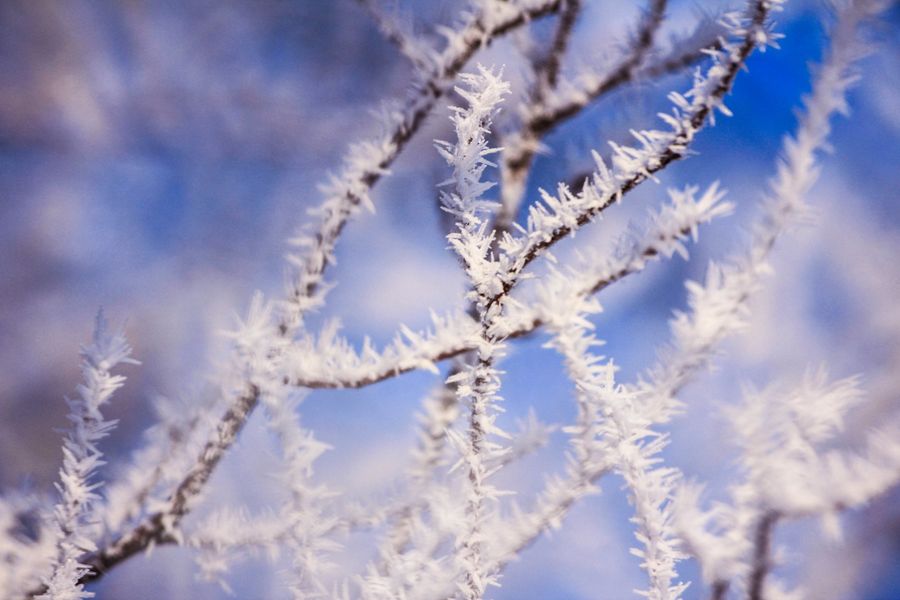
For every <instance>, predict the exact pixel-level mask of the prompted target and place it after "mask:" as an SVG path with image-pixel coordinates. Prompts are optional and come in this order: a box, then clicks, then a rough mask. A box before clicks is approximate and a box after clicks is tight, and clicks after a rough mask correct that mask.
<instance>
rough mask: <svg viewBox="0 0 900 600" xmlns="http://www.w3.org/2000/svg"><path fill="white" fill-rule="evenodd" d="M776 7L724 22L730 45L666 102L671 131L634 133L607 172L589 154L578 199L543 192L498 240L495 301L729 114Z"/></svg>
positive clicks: (755, 7) (753, 9) (564, 192)
mask: <svg viewBox="0 0 900 600" xmlns="http://www.w3.org/2000/svg"><path fill="white" fill-rule="evenodd" d="M780 5H781V2H780V1H778V2H768V1H766V0H759V1H757V2H754V3H752V4H751V6H750V9H749V14H748V15H747V17H745V18H742V17H740V16H739V15H736V14H732V13H729V14H728V15H726V16H725V17H724V19H725V22H726V25H727V27H728V31H729V35H730V40H729V41H725V42H723V45H722V49H721V50H711V51H710V53H709V54H710V56H711V58H712V66H711V67H709V69H708V70H707V71H706V73H701V72H700V71H698V72H697V74H696V75H695V78H694V84H693V86H692V87H691V89H690V90H689V91H688V92H686V93H685V94H678V93H673V94H670V99H671V100H672V102H673V104H674V105H675V106H674V108H673V112H672V114H671V115H668V114H660V117H661V118H662V119H663V121H664V122H665V123H666V124H667V125H668V126H669V130H667V131H658V130H651V131H640V132H638V131H633V132H632V134H633V135H634V137H635V139H636V140H637V141H638V143H639V144H640V146H639V147H628V146H619V145H617V144H611V145H612V147H613V151H614V155H613V162H612V166H611V168H608V167H607V166H606V164H605V163H604V161H603V159H602V158H601V157H600V155H599V154H597V153H594V159H595V161H596V163H597V171H596V172H595V173H594V175H593V177H592V178H591V180H589V181H588V182H586V184H585V186H584V188H583V189H582V191H581V192H580V193H578V194H573V193H572V192H570V191H569V189H568V187H567V186H565V185H564V184H561V185H560V186H559V188H558V190H557V195H556V196H552V195H550V194H549V193H547V192H542V200H543V201H542V202H541V203H538V204H535V205H533V206H532V207H531V208H530V209H529V214H528V222H527V226H526V227H525V228H522V231H521V232H520V234H519V235H515V236H513V235H509V234H507V235H505V236H504V237H503V239H502V240H500V243H499V247H500V249H501V250H502V252H503V254H502V255H501V262H502V267H503V269H502V272H501V274H500V278H501V280H502V290H501V293H500V294H498V297H500V296H502V295H504V294H506V293H507V292H509V290H511V289H512V288H513V287H514V286H515V285H516V283H517V282H518V280H519V278H520V274H521V273H522V271H524V269H525V268H526V267H527V266H528V265H529V264H530V263H531V262H532V261H534V260H535V259H536V258H537V257H538V256H540V255H542V254H543V253H544V252H545V251H547V250H548V249H549V248H550V247H551V246H552V245H554V244H555V243H556V242H558V241H559V240H561V239H562V238H564V237H565V236H567V235H569V234H570V233H573V232H574V231H576V230H577V229H578V228H579V227H581V226H583V225H585V224H586V223H588V222H590V221H591V220H592V219H593V218H594V217H595V216H596V215H598V214H599V213H600V212H601V211H603V210H604V209H605V208H606V207H608V206H609V205H610V204H612V203H613V202H616V201H618V200H620V199H621V198H622V196H623V195H624V194H626V193H628V192H629V191H631V190H632V189H634V188H635V187H636V186H637V185H639V184H640V183H642V182H643V181H645V180H646V179H648V178H651V177H652V176H653V174H654V173H656V172H658V171H659V170H661V169H663V168H664V167H666V166H667V165H668V164H670V163H671V162H673V161H675V160H677V159H679V158H681V157H682V156H684V155H685V153H686V152H687V150H688V146H689V145H690V143H691V141H692V140H693V138H694V136H695V135H696V134H697V132H698V131H700V129H702V128H703V126H704V125H705V123H706V122H707V120H712V118H713V113H714V111H715V110H720V111H721V112H723V113H725V114H729V111H728V109H727V108H726V107H725V106H724V104H723V100H724V96H725V94H726V93H727V92H728V91H729V90H730V89H731V85H732V84H733V82H734V79H735V77H736V76H737V73H738V71H739V70H740V68H741V67H742V66H743V65H744V62H745V61H746V59H747V57H748V56H749V55H750V53H751V52H752V51H753V50H754V48H757V47H761V48H764V47H765V46H766V45H772V44H774V43H775V40H777V39H778V37H779V36H778V35H777V34H774V33H771V32H769V30H768V26H767V21H766V19H767V16H768V15H769V13H770V12H771V11H772V10H774V9H777V8H779V7H780Z"/></svg>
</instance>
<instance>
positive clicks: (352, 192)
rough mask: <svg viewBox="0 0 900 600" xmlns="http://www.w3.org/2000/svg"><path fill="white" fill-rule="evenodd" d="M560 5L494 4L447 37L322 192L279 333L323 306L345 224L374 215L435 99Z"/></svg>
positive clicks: (304, 236)
mask: <svg viewBox="0 0 900 600" xmlns="http://www.w3.org/2000/svg"><path fill="white" fill-rule="evenodd" d="M560 2H561V0H527V1H525V2H520V3H516V4H513V3H492V6H491V9H490V10H488V9H487V7H486V8H485V10H484V12H482V13H481V14H478V15H473V16H470V17H469V18H468V20H467V22H466V23H465V25H464V26H463V27H462V28H461V29H460V30H458V31H454V32H451V33H450V34H448V41H447V47H446V48H445V50H444V51H443V52H441V53H439V54H437V55H435V56H433V57H431V59H430V61H429V62H431V63H432V64H433V67H432V69H431V71H430V72H428V73H427V74H426V75H425V76H423V78H422V81H420V82H418V83H417V84H416V87H415V91H414V93H413V95H412V97H411V98H410V99H409V100H408V101H407V102H406V103H405V105H404V106H403V108H401V109H399V110H398V111H395V112H393V113H391V114H390V115H389V117H388V119H387V120H386V123H385V130H386V131H385V133H384V134H383V135H382V136H379V137H377V138H375V139H373V140H371V141H368V142H363V143H360V144H357V145H355V146H353V147H351V149H350V151H349V152H348V154H347V157H346V158H345V160H344V168H343V170H342V172H341V173H340V174H339V175H337V176H335V177H333V178H332V180H331V182H330V183H329V185H328V186H326V187H325V188H324V191H325V195H326V199H325V201H324V202H323V203H322V204H320V205H319V207H317V208H316V209H313V210H312V211H311V213H312V214H314V215H317V216H319V219H320V220H319V225H318V227H317V228H316V229H315V232H314V233H310V232H308V231H301V232H300V233H299V234H298V235H297V236H296V237H295V238H294V240H293V243H294V244H295V245H296V246H298V247H299V248H300V249H301V251H302V254H299V255H296V256H293V257H290V258H291V262H292V263H293V264H294V266H295V267H296V269H295V272H294V273H293V275H292V277H291V279H290V281H289V283H288V294H287V296H288V298H287V301H286V302H285V304H284V311H283V313H284V314H283V324H282V330H283V331H284V332H285V333H287V334H289V335H290V334H292V333H294V332H296V331H297V330H298V328H299V327H300V326H301V324H302V319H303V315H304V314H305V313H306V312H308V311H309V310H310V309H311V308H315V307H317V306H320V305H321V304H322V300H323V299H322V290H321V286H322V283H323V276H324V271H325V268H326V266H327V265H328V264H330V263H332V262H334V254H333V253H334V247H335V244H336V242H337V239H338V237H339V236H340V234H341V232H342V231H343V229H344V226H345V225H346V224H347V222H348V220H349V219H350V218H351V217H352V216H353V215H354V214H356V213H357V212H358V211H359V209H360V208H361V207H366V208H368V209H370V210H374V205H373V203H372V200H371V198H370V197H369V192H370V190H371V188H372V186H374V185H375V183H376V182H377V181H378V180H379V179H381V177H382V176H383V175H384V174H385V173H386V172H387V170H388V169H389V168H390V166H391V164H392V163H393V162H394V160H395V159H396V158H397V156H398V155H399V154H400V152H401V150H403V148H404V147H405V146H406V144H407V143H408V142H409V140H410V139H411V138H412V137H413V135H415V133H416V132H417V131H418V130H419V128H420V127H421V125H422V123H423V122H424V120H425V118H426V117H427V116H428V115H429V114H430V112H431V110H432V108H433V107H434V105H435V103H436V102H437V100H438V99H439V98H441V97H442V96H443V95H444V93H445V92H446V91H447V90H448V89H449V88H450V86H451V85H452V83H453V81H454V80H455V78H456V75H457V73H458V72H459V70H460V69H462V67H463V66H464V65H465V64H466V62H468V60H469V58H471V57H472V55H473V54H475V52H476V51H477V50H478V49H479V48H481V47H482V46H483V45H487V44H490V42H491V41H492V40H493V38H495V37H497V36H500V35H503V34H504V33H507V32H508V31H510V30H512V29H514V28H516V27H519V26H521V25H522V24H524V23H526V22H528V21H530V20H531V19H535V18H538V17H541V16H544V15H547V14H550V13H551V12H553V11H555V10H557V9H558V7H559V4H560Z"/></svg>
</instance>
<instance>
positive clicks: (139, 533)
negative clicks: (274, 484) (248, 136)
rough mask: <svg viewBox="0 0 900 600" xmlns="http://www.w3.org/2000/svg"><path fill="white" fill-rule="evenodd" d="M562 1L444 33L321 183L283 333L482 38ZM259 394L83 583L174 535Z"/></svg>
mask: <svg viewBox="0 0 900 600" xmlns="http://www.w3.org/2000/svg"><path fill="white" fill-rule="evenodd" d="M560 1H561V0H526V1H524V2H520V3H518V4H516V5H515V6H513V5H512V4H510V5H505V6H502V7H496V10H493V11H489V12H487V13H485V14H483V15H478V16H474V17H471V18H469V20H468V21H467V23H466V24H465V25H464V26H463V27H462V28H461V29H460V30H459V31H456V32H453V33H452V35H450V36H449V39H448V43H447V47H446V49H445V50H444V51H443V52H441V53H440V54H439V56H437V57H436V58H435V60H434V61H433V64H434V68H433V71H432V72H430V73H429V74H428V76H427V77H426V78H424V79H423V81H422V82H420V84H419V85H418V86H417V88H416V91H415V93H414V94H413V97H412V98H411V99H410V100H409V101H408V102H407V103H406V105H405V108H404V109H403V110H402V111H401V112H400V113H399V114H394V115H392V117H391V119H390V123H389V124H388V129H389V131H388V132H387V133H386V134H385V135H384V136H382V137H380V138H378V139H376V140H374V141H372V142H369V143H364V144H359V145H357V146H354V147H353V148H351V150H350V152H349V154H348V156H347V158H346V160H345V167H344V169H343V172H342V174H341V175H340V176H338V177H335V178H334V179H333V181H332V184H331V185H330V186H329V187H328V188H327V189H326V196H327V198H326V200H325V201H324V202H323V203H322V204H321V205H320V206H319V207H318V208H317V209H315V210H313V211H312V212H313V213H314V214H316V215H318V216H319V217H320V222H319V226H318V228H317V232H316V233H314V234H312V235H308V234H307V233H303V232H301V234H300V235H298V236H297V237H296V238H295V240H294V242H295V244H296V245H298V246H300V247H301V250H302V254H299V255H293V256H292V257H291V260H292V262H293V263H294V265H295V266H296V270H295V272H294V275H293V276H292V278H291V280H290V283H289V284H288V294H287V299H286V301H285V302H284V304H283V310H282V322H281V326H280V331H281V334H282V335H283V336H285V337H291V336H292V335H293V334H295V333H296V332H297V331H298V329H299V328H300V326H301V325H302V318H303V315H304V314H305V313H306V312H307V311H309V310H310V309H312V308H315V307H317V306H320V305H321V302H322V296H321V294H322V290H321V287H322V283H323V276H324V272H325V269H326V267H327V265H328V264H330V263H331V262H333V250H334V247H335V244H336V242H337V239H338V237H339V236H340V234H341V232H342V231H343V228H344V226H345V225H346V223H347V222H348V220H349V219H350V218H351V217H352V216H353V215H354V214H356V212H357V211H358V209H359V208H360V207H361V206H369V207H371V200H370V199H369V197H368V192H369V190H370V189H371V187H372V186H373V185H374V184H375V183H376V182H377V181H378V180H379V179H380V178H381V176H382V175H383V174H384V173H385V172H386V170H387V169H388V168H389V166H390V164H391V163H392V162H393V161H394V159H395V158H396V157H397V156H398V155H399V153H400V151H401V150H402V149H403V148H404V147H405V145H406V143H407V142H408V141H409V140H410V139H411V138H412V136H413V135H414V134H415V133H416V132H417V131H418V130H419V128H420V126H421V124H422V123H423V122H424V120H425V118H426V117H427V115H428V114H429V113H430V112H431V109H432V108H433V106H434V104H435V103H436V101H437V100H438V98H440V97H441V96H442V95H443V94H444V93H445V91H446V90H447V89H448V88H449V87H450V85H451V84H452V81H453V79H454V78H455V75H456V73H458V71H459V70H460V69H461V68H462V67H463V65H465V63H466V62H467V61H468V60H469V58H471V56H472V55H473V54H474V53H475V52H476V51H477V50H478V49H479V48H481V47H482V45H484V44H489V43H490V42H491V40H492V39H493V38H494V37H497V36H500V35H503V34H505V33H507V32H509V31H511V30H513V29H515V28H516V27H519V26H521V25H523V24H524V23H526V22H528V21H530V20H531V19H535V18H539V17H541V16H544V15H547V14H550V13H552V12H554V11H555V10H557V9H558V6H559V3H560ZM258 393H259V390H258V389H256V388H255V387H254V386H246V387H245V388H244V389H243V390H241V391H238V392H236V393H234V394H233V395H231V396H229V397H228V398H226V402H227V405H228V408H227V409H226V411H225V413H224V414H223V416H222V417H221V420H220V421H219V423H218V425H217V426H216V427H215V428H214V430H213V431H212V433H211V435H210V437H209V438H208V440H207V442H206V443H205V444H204V445H203V448H202V449H201V451H200V453H199V455H198V459H197V462H196V464H194V465H193V466H192V467H191V468H190V469H189V471H188V472H187V473H186V475H185V476H184V478H183V479H182V480H181V481H180V482H179V484H178V485H177V486H176V487H175V489H174V490H173V492H172V493H171V495H170V496H169V498H168V499H167V500H166V502H165V508H163V509H161V510H159V511H157V512H154V513H153V514H152V515H150V516H149V517H147V519H145V520H144V521H142V522H141V523H140V524H139V525H137V526H136V527H134V528H132V529H130V530H128V531H125V532H123V533H121V535H119V536H118V537H117V538H115V539H114V540H113V541H112V542H111V543H110V544H109V545H106V546H104V547H103V548H101V549H99V550H98V551H97V552H95V553H94V554H92V555H91V556H90V557H89V559H88V561H89V564H90V566H91V568H92V572H91V573H89V574H87V575H85V577H84V578H83V581H84V582H87V581H91V580H93V579H97V578H99V577H101V576H102V574H103V573H105V572H106V571H107V570H108V569H110V568H112V567H113V566H115V565H117V564H118V563H120V562H122V561H123V560H126V559H128V558H130V557H131V556H133V555H135V554H137V553H139V552H141V551H143V550H145V549H146V548H148V547H149V546H151V545H153V544H158V543H173V542H176V541H177V538H176V537H175V536H174V535H173V534H172V528H173V525H175V524H177V523H178V522H179V521H180V520H181V518H182V517H183V516H184V515H185V514H187V512H188V511H189V510H190V508H191V502H192V500H193V499H194V498H195V497H196V496H197V495H199V494H200V492H201V491H202V490H203V489H204V487H205V485H206V482H207V481H208V480H209V478H210V476H211V475H212V473H213V471H214V470H215V468H216V466H217V465H218V464H219V462H220V461H221V459H222V457H223V456H224V455H225V453H226V451H227V450H228V449H229V448H230V447H231V446H232V444H233V443H234V441H235V440H236V439H237V436H238V434H239V433H240V431H241V430H242V429H243V426H244V424H245V423H246V420H247V418H248V417H249V415H250V414H252V412H253V410H254V409H255V408H256V405H257V404H258V402H259V394H258Z"/></svg>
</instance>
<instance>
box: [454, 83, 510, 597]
mask: <svg viewBox="0 0 900 600" xmlns="http://www.w3.org/2000/svg"><path fill="white" fill-rule="evenodd" d="M462 79H463V82H464V84H465V85H466V88H465V89H463V88H457V92H458V93H459V94H460V95H461V96H462V97H463V99H465V100H466V102H467V103H468V107H467V108H465V109H464V108H454V114H453V116H452V117H451V120H452V121H453V125H454V127H455V129H456V136H457V142H456V144H451V143H449V142H438V143H437V148H438V151H439V152H440V154H441V155H442V156H443V157H444V158H445V159H446V160H447V163H448V164H450V165H451V166H452V167H453V175H452V177H451V179H449V180H448V181H447V182H446V184H445V185H448V184H452V185H453V188H452V191H450V192H444V193H442V194H441V203H442V205H443V209H444V210H446V211H447V212H448V213H450V214H451V215H453V216H454V217H455V218H456V221H457V229H456V231H454V232H452V233H450V234H449V235H448V236H447V239H448V241H449V242H450V245H451V247H452V248H453V249H454V250H455V251H456V253H457V254H458V255H459V257H460V259H461V260H462V262H463V265H464V266H465V270H466V274H467V275H468V278H469V282H470V283H471V285H472V290H471V291H470V292H469V294H468V299H469V300H470V301H471V302H472V304H473V306H474V308H475V311H476V314H477V316H478V321H479V331H478V335H477V338H475V345H476V349H475V352H476V354H477V356H476V357H475V359H474V360H473V362H472V363H469V364H466V365H464V366H463V367H462V368H461V370H460V371H459V372H458V373H456V374H455V375H453V376H452V377H450V378H449V379H448V380H447V382H448V384H454V385H455V386H456V393H457V397H458V398H459V400H460V402H461V403H462V404H463V405H466V406H468V407H469V423H468V431H467V433H466V437H465V438H463V437H462V436H461V435H459V434H454V435H452V436H451V438H450V439H451V441H453V442H454V443H455V445H456V446H457V448H458V449H459V450H460V453H461V455H462V458H461V459H460V462H459V465H461V466H462V465H464V466H465V468H466V469H467V471H468V481H469V486H468V490H467V492H468V494H467V495H468V497H467V500H466V520H467V523H466V526H465V530H464V531H461V532H459V534H458V536H457V540H456V547H457V554H456V558H457V561H458V562H459V564H460V565H461V568H462V569H463V572H464V574H465V582H464V584H461V585H462V586H463V589H464V594H465V596H466V598H468V599H469V600H476V599H479V598H481V597H483V595H484V592H485V588H486V587H487V586H488V585H496V582H497V581H496V578H495V576H494V573H492V572H491V571H490V570H489V569H488V568H487V563H486V559H485V557H484V555H483V552H482V546H483V544H484V541H485V540H484V522H485V520H486V517H487V514H486V511H487V510H488V507H487V506H486V504H487V503H488V502H495V501H496V500H497V498H498V497H499V495H500V491H499V490H497V489H496V488H494V487H493V486H492V485H491V484H489V483H488V482H487V479H488V478H489V477H490V476H491V474H492V473H493V470H491V469H490V468H489V466H488V464H489V462H493V461H496V460H497V459H499V458H500V457H502V455H503V454H504V453H505V452H506V451H507V449H506V448H504V447H503V446H502V445H501V444H500V443H498V442H497V441H495V440H496V438H498V437H499V438H508V437H509V436H508V434H507V433H506V432H504V431H503V430H501V429H500V428H499V427H498V426H497V425H496V424H495V421H496V418H497V413H498V412H499V411H500V410H501V409H500V408H499V406H498V402H499V401H500V397H499V395H498V391H499V389H500V372H499V371H498V369H497V367H496V363H497V361H499V360H500V359H501V358H502V356H503V354H504V345H505V344H504V341H503V340H502V339H501V338H499V337H497V336H496V335H494V333H493V332H492V328H493V326H494V325H495V323H496V321H497V319H498V318H499V316H500V313H501V311H502V305H501V304H499V303H493V304H492V303H491V302H490V299H491V298H492V297H493V296H494V295H495V294H496V293H497V282H498V278H497V268H498V266H499V265H498V262H497V261H496V260H495V259H494V257H493V253H492V248H491V246H492V240H493V232H492V231H490V230H489V225H488V224H489V221H490V219H491V215H492V211H493V208H494V206H495V204H494V203H491V202H488V201H486V200H485V199H484V197H483V196H484V193H485V192H486V191H487V190H488V189H490V188H491V187H493V184H491V183H486V182H483V181H482V180H481V178H482V175H483V173H484V170H485V169H486V168H487V167H488V166H493V165H492V163H490V162H489V161H488V160H487V158H486V157H487V156H489V155H490V154H494V153H496V152H498V149H495V148H490V147H489V145H488V141H487V135H488V133H489V130H490V125H491V121H492V119H493V117H494V115H495V114H496V112H497V110H498V105H499V103H500V102H501V101H502V99H503V96H504V95H506V94H507V93H508V92H509V84H507V83H506V82H504V81H503V80H502V79H500V77H499V76H498V75H496V74H495V73H493V72H491V71H489V70H488V69H485V68H484V67H479V72H478V73H477V74H465V75H463V76H462Z"/></svg>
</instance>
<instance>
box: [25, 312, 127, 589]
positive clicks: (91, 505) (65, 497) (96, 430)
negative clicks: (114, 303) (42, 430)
mask: <svg viewBox="0 0 900 600" xmlns="http://www.w3.org/2000/svg"><path fill="white" fill-rule="evenodd" d="M130 356H131V347H130V346H129V345H128V342H127V341H126V340H125V337H124V335H123V334H122V333H121V332H116V333H111V332H110V331H109V327H108V324H107V322H106V319H105V318H104V316H103V313H102V312H100V313H99V314H98V315H97V322H96V327H95V329H94V339H93V343H92V344H91V345H90V346H86V347H83V348H82V350H81V357H82V363H81V372H82V375H83V376H84V383H83V384H82V385H80V386H78V395H77V396H76V397H75V398H74V399H68V398H67V399H66V402H67V403H68V405H69V410H70V412H69V421H70V422H71V424H72V429H71V430H70V431H69V432H68V435H67V436H66V438H65V440H64V442H63V467H62V469H60V472H59V477H60V482H59V483H58V484H56V489H57V490H58V491H59V493H60V496H61V499H60V501H59V503H58V504H57V505H56V507H55V509H54V526H55V528H56V530H57V531H56V544H57V554H56V559H55V561H54V563H53V570H52V573H51V574H50V575H49V576H48V577H45V578H43V584H44V586H45V589H44V590H43V593H41V594H40V595H38V596H37V597H38V598H41V599H42V600H76V599H78V598H92V597H93V596H94V594H93V593H91V592H86V591H84V584H83V579H84V577H85V576H86V575H88V574H89V573H91V571H92V569H93V565H92V564H90V563H89V562H88V563H87V564H85V562H84V561H83V555H84V554H85V553H86V552H91V551H93V550H94V549H95V545H94V542H93V540H91V539H90V537H89V534H88V531H87V528H88V527H89V526H92V525H94V524H95V523H96V522H97V521H99V518H98V516H97V514H96V509H95V504H96V502H97V501H98V500H100V496H99V495H98V494H97V493H96V491H95V490H96V489H97V488H98V487H100V485H101V484H100V483H99V482H94V481H92V478H93V476H94V471H95V470H96V469H97V467H99V466H100V465H102V464H103V459H102V457H103V453H102V452H101V451H100V450H99V449H98V448H97V443H98V442H99V441H100V440H101V439H103V438H104V437H106V436H107V435H108V434H109V432H110V431H111V430H112V428H113V427H115V425H116V421H107V420H105V419H104V418H103V413H102V412H101V408H102V407H103V405H104V404H106V403H107V402H108V401H109V399H110V398H111V397H112V395H113V393H115V391H116V390H118V389H119V388H120V387H122V385H123V384H124V383H125V377H123V376H121V375H112V374H111V373H110V371H111V370H112V369H113V368H114V367H116V365H119V364H126V363H131V364H137V361H135V360H133V359H132V358H130Z"/></svg>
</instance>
